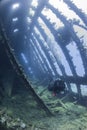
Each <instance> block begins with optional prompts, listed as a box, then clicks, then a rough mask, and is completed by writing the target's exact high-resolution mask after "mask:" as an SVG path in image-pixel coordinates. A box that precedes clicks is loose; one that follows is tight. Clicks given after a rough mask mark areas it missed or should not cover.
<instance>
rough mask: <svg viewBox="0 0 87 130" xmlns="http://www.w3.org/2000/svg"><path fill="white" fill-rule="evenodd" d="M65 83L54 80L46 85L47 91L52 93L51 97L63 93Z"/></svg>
mask: <svg viewBox="0 0 87 130" xmlns="http://www.w3.org/2000/svg"><path fill="white" fill-rule="evenodd" d="M65 88H66V87H65V83H64V81H63V80H60V79H56V80H54V81H52V82H50V84H49V85H48V90H49V91H52V94H53V96H56V95H57V94H59V93H61V92H64V91H65Z"/></svg>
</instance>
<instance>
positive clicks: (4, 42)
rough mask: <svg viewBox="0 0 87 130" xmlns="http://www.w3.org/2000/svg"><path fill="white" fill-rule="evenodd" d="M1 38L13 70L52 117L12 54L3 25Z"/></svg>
mask: <svg viewBox="0 0 87 130" xmlns="http://www.w3.org/2000/svg"><path fill="white" fill-rule="evenodd" d="M1 28H2V30H1V36H2V39H1V40H2V43H3V46H4V49H5V51H6V53H7V56H8V58H9V60H10V62H11V64H12V66H13V68H14V69H15V71H16V73H17V74H18V75H19V76H20V78H21V80H22V81H23V82H24V84H25V87H26V89H28V90H29V91H30V93H31V94H32V96H33V97H34V99H35V100H36V102H37V103H38V104H39V106H40V108H42V109H43V110H45V112H46V114H47V115H49V116H52V113H51V111H50V110H49V109H48V107H47V106H46V105H45V103H44V102H43V101H42V100H41V99H40V97H39V96H38V95H37V94H36V92H35V91H34V89H33V88H32V86H31V85H30V83H29V81H28V79H27V77H26V75H25V74H24V72H23V69H22V67H21V65H20V64H19V63H18V61H17V59H16V57H15V55H14V53H13V52H12V49H11V47H10V44H9V43H10V41H9V40H8V38H7V36H6V33H5V30H4V29H3V26H2V25H1Z"/></svg>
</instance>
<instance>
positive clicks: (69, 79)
mask: <svg viewBox="0 0 87 130" xmlns="http://www.w3.org/2000/svg"><path fill="white" fill-rule="evenodd" d="M60 79H62V80H63V81H65V82H66V83H75V84H80V85H87V76H84V77H81V76H66V77H64V76H60Z"/></svg>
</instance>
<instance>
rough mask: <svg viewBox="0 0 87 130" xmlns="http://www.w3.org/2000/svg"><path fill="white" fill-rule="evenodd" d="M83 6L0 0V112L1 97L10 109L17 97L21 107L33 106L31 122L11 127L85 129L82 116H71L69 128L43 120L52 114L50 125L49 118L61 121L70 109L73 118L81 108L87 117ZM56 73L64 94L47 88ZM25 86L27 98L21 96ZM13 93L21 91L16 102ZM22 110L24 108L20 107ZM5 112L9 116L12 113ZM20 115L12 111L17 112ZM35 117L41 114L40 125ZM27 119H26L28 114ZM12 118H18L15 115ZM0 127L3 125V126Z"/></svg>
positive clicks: (75, 0) (68, 0) (74, 1)
mask: <svg viewBox="0 0 87 130" xmlns="http://www.w3.org/2000/svg"><path fill="white" fill-rule="evenodd" d="M85 5H87V2H86V1H85V0H81V1H80V2H79V0H57V1H55V0H0V102H1V105H0V114H2V115H4V114H3V113H5V112H6V109H5V110H4V111H2V108H5V104H6V102H7V106H6V108H9V106H10V105H11V106H10V108H11V109H13V107H15V105H13V104H12V103H13V102H16V105H18V104H20V105H21V107H23V108H24V107H26V110H25V111H27V113H28V112H30V111H32V110H33V111H34V112H31V113H32V114H31V116H30V117H29V118H31V121H30V124H28V125H29V126H28V128H27V127H26V126H25V127H24V128H23V123H22V125H21V128H19V129H18V127H17V126H13V128H12V129H13V130H15V128H16V129H18V130H20V129H25V130H28V129H30V130H36V129H38V130H41V129H43V130H51V129H52V130H86V129H87V125H86V124H85V123H84V124H85V125H83V124H81V120H80V121H77V120H76V121H77V122H76V124H74V123H72V124H74V126H72V127H70V126H69V127H65V126H64V127H62V126H63V124H65V123H63V124H62V123H61V122H60V124H61V126H60V125H59V124H54V126H52V127H50V126H49V124H46V123H47V122H45V121H44V120H45V119H46V120H49V116H52V117H51V119H52V120H51V122H50V121H49V123H50V125H51V124H52V122H53V121H54V122H56V123H58V122H57V118H58V119H59V118H60V119H61V120H62V117H64V116H65V113H66V116H67V115H68V116H69V117H70V116H71V115H70V114H71V113H73V114H74V115H72V116H73V117H72V119H73V120H74V118H75V116H79V118H80V116H81V115H80V113H81V114H83V115H84V114H85V115H86V116H85V117H86V118H85V119H83V117H84V116H83V117H81V118H82V119H83V122H85V121H87V110H86V107H87V101H86V100H87V43H86V42H87V12H86V10H87V7H85ZM55 78H60V79H62V80H63V81H64V82H65V85H66V89H67V93H65V94H59V95H58V97H52V95H51V93H50V92H48V90H47V86H48V84H49V82H50V81H51V80H52V79H55ZM24 91H25V95H26V97H25V96H24V95H23V92H24ZM17 94H19V95H21V94H22V96H21V98H20V97H18V96H17V100H19V102H18V101H16V99H15V95H17ZM24 97H25V98H24ZM10 100H11V101H10ZM21 100H22V101H23V102H21ZM26 100H29V101H30V102H31V103H30V108H29V106H28V105H29V104H28V105H26ZM32 100H33V104H32ZM35 101H36V103H37V104H38V106H37V104H36V103H35ZM20 102H21V103H20ZM67 102H69V103H70V104H67ZM27 103H28V101H27ZM9 104H10V105H9ZM32 105H33V106H32ZM69 105H70V106H69ZM2 106H3V107H2ZM60 106H61V110H60ZM18 107H19V106H18ZM35 107H36V110H37V112H36V113H37V114H36V113H35ZM75 107H76V109H75V110H74V111H73V109H74V108H75ZM62 108H63V109H64V110H65V111H64V110H63V109H62ZM15 109H16V108H15ZM28 109H29V110H28ZM31 109H32V110H31ZM40 109H41V110H40ZM42 110H44V111H45V112H46V113H44V111H43V112H42ZM79 110H80V112H79ZM10 111H11V110H10ZM21 111H22V112H23V110H22V109H21ZM18 112H19V111H18V110H17V111H16V112H14V115H15V113H18ZM22 112H21V113H22ZM62 112H65V113H62ZM70 112H71V113H70ZM8 113H10V115H11V112H9V111H8ZM12 114H13V113H12ZM23 114H25V112H24V113H22V114H21V115H20V114H19V115H20V118H21V119H22V118H23ZM33 114H34V115H33ZM75 114H76V115H75ZM2 115H0V125H1V124H3V123H2ZM8 115H9V114H8ZM19 115H18V114H16V116H17V117H18V116H19ZM32 115H33V117H34V118H32ZM38 115H39V116H38ZM41 115H42V116H43V115H44V118H45V119H42V117H41ZM46 115H48V116H47V117H46ZM61 115H62V116H61ZM4 116H5V117H6V115H4ZM37 116H38V117H39V120H41V119H42V122H44V125H43V124H40V121H39V120H37V118H36V117H37ZM55 119H56V120H55ZM76 119H77V118H76ZM9 120H10V119H9ZM26 120H29V119H28V115H26ZM26 120H24V121H25V122H26ZM35 120H37V122H36V124H34V121H35ZM58 121H59V120H58ZM16 122H17V123H18V120H17V121H16ZM38 122H39V123H38ZM78 122H79V123H78ZM27 123H28V122H27ZM4 124H5V123H4ZM37 124H38V125H37ZM67 124H70V122H68V123H67ZM77 124H79V125H78V126H77ZM24 125H25V124H24ZM67 126H68V125H67ZM3 129H7V130H8V128H4V127H3ZM10 129H11V128H9V130H10ZM12 129H11V130H12Z"/></svg>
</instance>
